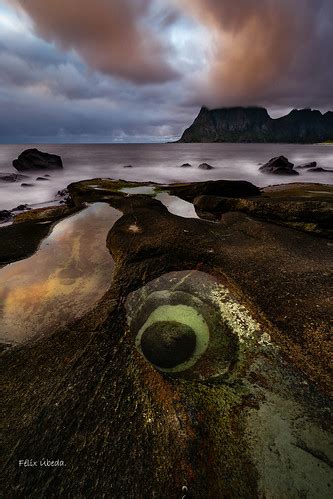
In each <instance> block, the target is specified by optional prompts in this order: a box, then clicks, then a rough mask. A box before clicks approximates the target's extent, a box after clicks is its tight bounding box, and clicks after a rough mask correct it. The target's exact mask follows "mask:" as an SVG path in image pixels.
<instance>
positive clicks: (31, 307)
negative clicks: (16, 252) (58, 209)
mask: <svg viewBox="0 0 333 499" xmlns="http://www.w3.org/2000/svg"><path fill="white" fill-rule="evenodd" d="M120 217H121V213H120V212H119V211H117V210H115V209H114V208H111V207H110V206H109V205H107V204H105V203H95V204H93V205H91V206H89V207H88V208H86V209H84V210H83V211H81V212H80V213H77V214H76V215H73V216H72V217H69V218H67V219H66V220H63V221H61V222H59V223H58V224H57V225H56V226H55V227H54V229H53V231H52V232H51V234H50V235H49V236H48V237H47V238H46V239H45V240H44V241H43V242H42V244H41V246H40V248H39V250H38V251H37V252H36V253H35V254H34V255H33V256H32V257H30V258H27V259H25V260H21V261H18V262H15V263H12V264H10V265H7V266H6V267H4V268H3V269H2V270H1V271H0V339H1V341H5V342H7V343H16V342H22V341H24V340H26V339H28V338H31V337H32V336H36V335H41V334H44V333H49V332H52V330H54V329H56V328H58V327H61V326H64V325H65V324H68V323H70V322H72V321H73V320H75V319H77V318H78V317H81V316H82V315H84V314H85V313H86V312H87V311H88V310H89V309H91V307H92V306H93V305H94V304H95V303H96V302H97V301H98V300H99V299H100V298H101V297H102V296H103V294H104V293H105V292H106V291H107V289H108V288H109V286H110V282H111V274H112V270H113V260H112V258H111V255H110V253H109V251H108V250H107V248H106V236H107V234H108V232H109V230H110V228H111V227H112V225H113V224H114V223H115V221H116V220H117V219H118V218H120Z"/></svg>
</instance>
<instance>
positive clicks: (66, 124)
mask: <svg viewBox="0 0 333 499" xmlns="http://www.w3.org/2000/svg"><path fill="white" fill-rule="evenodd" d="M332 23H333V1H332V0H232V1H231V0H230V1H229V0H94V1H91V0H0V108H1V122H0V142H53V141H56V142H59V141H64V142H66V141H72V142H77V141H87V142H91V141H95V142H99V141H104V142H105V141H107V142H108V141H114V142H119V141H123V142H126V141H128V142H133V141H144V142H146V141H159V140H161V141H163V140H172V139H174V138H176V137H177V136H179V135H180V134H181V132H182V130H183V129H184V128H185V127H186V126H188V125H189V124H190V123H191V122H192V120H193V118H194V117H195V116H196V114H197V113H198V108H199V107H200V106H201V105H203V104H205V105H208V106H210V107H221V106H231V105H264V106H266V107H267V108H268V109H269V111H270V112H273V114H274V115H276V114H282V113H284V112H287V111H289V110H290V109H291V108H294V107H298V108H301V107H313V108H319V109H321V110H322V111H326V110H327V109H329V108H330V107H331V106H332V102H333V95H332V89H333V71H332V64H331V61H332V60H333V25H332Z"/></svg>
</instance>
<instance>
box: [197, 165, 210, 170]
mask: <svg viewBox="0 0 333 499" xmlns="http://www.w3.org/2000/svg"><path fill="white" fill-rule="evenodd" d="M198 168H200V170H213V169H214V166H212V165H209V164H208V163H201V164H200V165H199V166H198Z"/></svg>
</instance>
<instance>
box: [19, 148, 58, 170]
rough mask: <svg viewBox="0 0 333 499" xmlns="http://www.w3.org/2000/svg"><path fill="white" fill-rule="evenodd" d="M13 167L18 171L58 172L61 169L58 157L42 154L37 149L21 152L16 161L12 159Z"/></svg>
mask: <svg viewBox="0 0 333 499" xmlns="http://www.w3.org/2000/svg"><path fill="white" fill-rule="evenodd" d="M13 166H14V168H16V170H18V171H26V170H28V171H29V170H60V169H62V168H63V166H62V160H61V157H60V156H57V155H56V154H49V153H46V152H42V151H39V150H38V149H27V150H25V151H23V152H22V153H21V154H20V155H19V157H18V159H14V161H13Z"/></svg>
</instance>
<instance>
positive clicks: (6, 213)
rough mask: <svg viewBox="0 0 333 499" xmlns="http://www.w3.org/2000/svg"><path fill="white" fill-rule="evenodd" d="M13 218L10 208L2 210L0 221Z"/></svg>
mask: <svg viewBox="0 0 333 499" xmlns="http://www.w3.org/2000/svg"><path fill="white" fill-rule="evenodd" d="M11 218H12V214H11V212H10V211H8V210H0V223H3V222H8V221H9V220H10V219H11Z"/></svg>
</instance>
